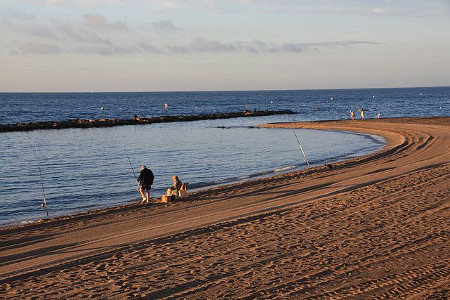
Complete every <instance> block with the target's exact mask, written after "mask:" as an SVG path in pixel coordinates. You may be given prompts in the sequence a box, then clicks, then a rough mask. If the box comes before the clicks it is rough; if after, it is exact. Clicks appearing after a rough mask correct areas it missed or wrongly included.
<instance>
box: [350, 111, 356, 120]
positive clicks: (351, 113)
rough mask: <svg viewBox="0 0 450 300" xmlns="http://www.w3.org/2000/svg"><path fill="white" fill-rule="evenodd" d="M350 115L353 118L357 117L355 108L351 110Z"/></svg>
mask: <svg viewBox="0 0 450 300" xmlns="http://www.w3.org/2000/svg"><path fill="white" fill-rule="evenodd" d="M350 116H351V117H352V120H354V119H355V112H354V111H353V110H351V111H350Z"/></svg>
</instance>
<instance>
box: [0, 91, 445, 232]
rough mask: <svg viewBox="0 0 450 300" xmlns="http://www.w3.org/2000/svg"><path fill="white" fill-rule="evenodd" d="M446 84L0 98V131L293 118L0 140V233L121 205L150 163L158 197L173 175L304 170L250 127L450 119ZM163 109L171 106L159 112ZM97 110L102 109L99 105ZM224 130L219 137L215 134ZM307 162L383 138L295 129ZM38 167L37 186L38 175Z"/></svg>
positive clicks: (291, 140)
mask: <svg viewBox="0 0 450 300" xmlns="http://www.w3.org/2000/svg"><path fill="white" fill-rule="evenodd" d="M449 99H450V88H410V89H361V90H317V91H312V90H311V91H255V92H185V93H184V92H179V93H2V94H0V105H1V107H2V110H0V123H1V124H6V123H16V122H37V121H48V120H67V119H70V118H96V119H98V118H112V117H115V118H131V117H132V116H133V115H135V114H137V115H141V116H158V115H182V114H184V115H190V114H202V113H216V112H217V113H219V112H229V111H242V110H244V109H250V110H253V109H255V110H264V109H270V110H277V109H291V110H293V111H295V112H297V113H298V114H296V115H289V116H285V115H277V116H268V117H258V118H237V119H229V120H209V121H195V122H177V123H160V124H151V125H138V126H121V127H111V128H90V129H63V130H38V131H31V132H11V133H0V149H1V151H0V225H3V226H4V225H7V224H15V223H21V222H28V221H34V220H37V219H40V218H44V217H45V212H44V211H43V210H42V209H41V208H40V204H41V203H42V187H41V183H43V185H44V191H45V194H46V199H47V201H48V204H49V213H50V216H51V217H52V216H59V215H66V214H72V213H77V212H82V211H86V210H90V209H96V208H102V207H107V206H112V205H118V204H125V203H130V202H132V201H136V200H137V199H138V198H139V194H138V193H137V191H136V182H135V176H137V175H138V174H139V166H140V165H142V164H145V165H147V166H148V167H149V168H150V169H152V170H153V172H154V174H155V176H156V178H155V183H154V187H153V191H152V196H157V197H160V196H161V195H162V194H163V192H164V190H165V189H166V188H167V187H169V186H170V185H171V177H172V175H174V174H176V175H178V176H179V177H180V178H181V180H183V181H187V182H189V183H190V187H191V188H194V189H195V188H197V189H198V188H205V187H210V186H213V185H217V184H224V183H228V182H235V181H239V180H245V179H248V178H254V177H257V176H266V175H271V174H275V173H277V172H285V171H289V170H294V169H301V168H305V167H306V164H305V162H304V159H303V155H302V153H301V152H300V149H299V145H298V144H297V141H296V139H295V136H294V134H293V132H292V130H290V129H257V128H251V127H252V126H254V125H258V124H263V123H268V122H281V121H301V120H325V119H347V118H349V110H357V109H358V108H365V109H367V110H368V113H367V117H369V118H370V117H374V116H375V115H376V114H380V115H381V117H403V116H448V115H449V113H450V111H449V110H450V101H449ZM165 103H167V104H168V110H165V109H164V104H165ZM101 107H104V110H101V109H100V108H101ZM219 126H225V127H229V128H228V129H221V128H218V127H219ZM295 132H296V134H297V136H298V138H299V140H300V142H301V144H302V146H303V148H304V150H305V153H306V155H307V158H308V160H309V162H310V163H311V165H321V164H325V163H330V162H334V161H339V160H344V159H348V158H350V157H355V156H359V155H363V154H367V153H370V152H374V151H377V150H378V149H380V148H382V147H383V145H384V140H383V139H382V138H380V137H377V136H372V135H362V134H356V133H350V132H333V131H317V130H296V131H295ZM39 165H40V167H41V172H42V182H41V180H40V176H39Z"/></svg>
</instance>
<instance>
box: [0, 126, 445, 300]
mask: <svg viewBox="0 0 450 300" xmlns="http://www.w3.org/2000/svg"><path fill="white" fill-rule="evenodd" d="M268 126H270V127H280V126H286V124H277V125H268ZM289 126H295V127H301V128H317V129H336V130H354V131H359V132H370V133H374V134H379V135H382V136H384V137H386V139H387V141H388V146H387V147H386V148H385V149H384V150H383V151H381V152H379V153H376V154H374V155H369V156H366V157H362V158H358V159H354V160H351V161H348V162H345V163H339V164H334V165H333V168H332V169H331V170H328V169H325V168H315V169H311V170H307V171H303V172H296V173H291V174H284V175H280V176H277V177H274V178H270V179H261V180H256V181H252V182H247V183H243V184H235V185H230V186H227V187H225V188H217V189H213V190H210V191H204V192H199V193H197V194H195V195H194V196H193V197H192V198H191V200H190V201H184V202H181V203H173V204H171V205H169V206H168V207H164V206H156V205H154V206H151V207H143V206H139V205H129V206H124V207H120V208H115V209H109V210H103V211H98V212H92V213H88V214H82V215H78V216H74V217H67V218H60V219H57V220H53V221H50V222H43V223H42V224H37V225H32V226H23V227H17V228H7V229H3V230H2V231H1V238H0V295H1V297H4V298H11V297H12V298H14V297H15V298H32V297H38V298H68V297H75V298H81V297H88V296H91V297H95V298H128V297H148V298H151V299H153V298H175V297H187V298H202V299H211V298H255V297H256V298H269V299H272V298H286V297H291V298H311V299H330V298H346V297H348V298H356V299H358V298H361V299H364V298H368V297H369V298H375V299H376V298H379V299H385V298H402V299H404V298H411V299H426V298H428V299H446V298H448V297H449V295H450V292H449V286H450V245H449V242H448V241H449V236H450V234H449V228H450V226H449V225H450V224H449V222H450V210H449V208H450V201H449V198H450V196H449V195H450V184H449V183H450V172H449V171H450V118H431V119H414V118H411V119H383V120H371V121H369V120H368V121H364V122H361V121H354V122H351V121H329V122H308V123H298V124H289ZM274 130H276V129H274Z"/></svg>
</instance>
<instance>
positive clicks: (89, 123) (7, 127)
mask: <svg viewBox="0 0 450 300" xmlns="http://www.w3.org/2000/svg"><path fill="white" fill-rule="evenodd" d="M283 114H289V115H292V114H295V112H293V111H291V110H264V111H257V110H254V111H249V110H245V111H242V112H228V113H218V114H206V115H187V116H184V115H177V116H160V117H149V118H145V117H140V116H137V115H136V116H134V117H133V118H132V119H69V120H66V121H44V122H33V123H22V122H19V123H15V124H0V132H15V131H32V130H41V129H66V128H101V127H113V126H125V125H146V124H155V123H171V122H191V121H201V120H218V119H233V118H250V117H262V116H271V115H283Z"/></svg>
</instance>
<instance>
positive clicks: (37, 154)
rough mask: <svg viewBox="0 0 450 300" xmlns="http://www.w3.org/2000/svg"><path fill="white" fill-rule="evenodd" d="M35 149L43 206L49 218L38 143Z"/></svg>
mask: <svg viewBox="0 0 450 300" xmlns="http://www.w3.org/2000/svg"><path fill="white" fill-rule="evenodd" d="M34 150H35V152H36V159H37V163H38V169H39V178H40V179H41V186H42V199H43V202H42V204H41V207H42V208H43V209H45V212H46V213H47V218H48V205H47V200H46V199H45V189H44V180H42V171H41V161H40V159H39V153H38V150H37V147H36V144H34Z"/></svg>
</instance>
